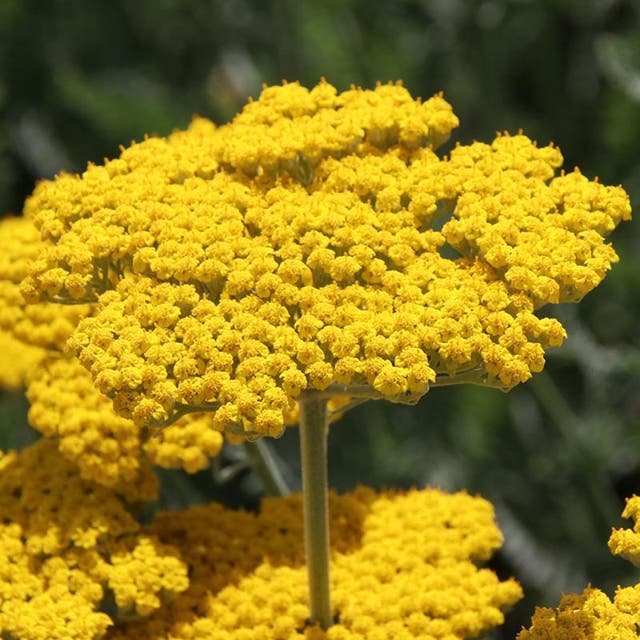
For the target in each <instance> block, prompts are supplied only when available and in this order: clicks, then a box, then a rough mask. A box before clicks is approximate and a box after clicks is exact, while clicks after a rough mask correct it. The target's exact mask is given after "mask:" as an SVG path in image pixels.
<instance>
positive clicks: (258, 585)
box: [108, 488, 522, 640]
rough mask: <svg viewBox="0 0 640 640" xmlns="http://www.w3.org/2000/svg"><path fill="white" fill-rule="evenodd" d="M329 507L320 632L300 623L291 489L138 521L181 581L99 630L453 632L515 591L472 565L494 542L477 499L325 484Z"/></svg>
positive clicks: (297, 531)
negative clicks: (176, 564) (146, 610)
mask: <svg viewBox="0 0 640 640" xmlns="http://www.w3.org/2000/svg"><path fill="white" fill-rule="evenodd" d="M330 508H331V514H332V517H331V529H332V531H331V539H332V541H333V542H332V545H333V548H332V567H331V571H332V582H333V584H332V593H333V607H334V613H335V618H336V624H335V625H333V626H332V627H331V628H330V629H329V630H328V631H324V632H323V631H321V630H320V629H319V628H306V625H307V618H308V615H309V609H308V603H307V598H308V593H307V582H306V580H307V578H306V572H305V568H304V548H303V535H302V514H301V509H302V505H301V499H300V496H291V497H287V498H272V499H267V500H265V501H264V502H263V505H262V508H261V511H260V513H259V514H251V513H247V512H243V511H230V510H225V509H224V508H223V507H221V506H220V505H216V504H211V505H208V506H202V507H194V508H191V509H189V510H188V511H186V512H184V513H180V514H176V513H171V512H164V513H161V514H158V515H157V516H156V519H155V521H154V523H152V524H151V525H150V526H149V527H148V528H147V530H148V532H149V533H150V534H152V535H154V536H157V538H159V539H160V540H162V541H164V542H166V543H168V544H170V545H171V546H173V547H176V548H178V549H179V550H180V553H181V557H182V558H183V559H184V561H185V562H186V563H187V564H188V565H189V567H190V573H189V579H190V584H189V588H188V589H187V590H185V591H184V592H183V593H182V594H180V595H179V596H177V597H176V598H175V599H174V600H172V601H171V602H170V603H168V604H167V605H166V606H164V607H162V609H160V610H158V611H157V612H156V613H155V614H154V615H152V616H150V617H148V618H145V619H141V620H136V621H132V622H130V623H124V624H119V625H117V626H116V627H115V628H113V629H112V630H110V632H109V634H108V638H109V640H125V639H129V638H131V639H133V638H135V639H136V640H146V639H148V640H163V639H167V640H168V639H169V638H171V639H172V640H180V639H182V638H184V639H187V638H189V639H192V640H195V639H196V638H202V639H203V640H204V639H205V638H207V639H208V638H216V640H236V639H237V640H240V639H246V640H249V639H251V640H293V639H294V638H313V639H315V640H324V639H326V640H362V639H363V638H367V639H368V640H389V638H393V639H394V640H409V639H410V640H419V639H424V640H427V639H430V638H434V637H437V638H449V639H450V640H456V639H461V638H468V637H475V636H477V635H478V634H481V633H482V632H484V631H487V630H488V629H490V628H492V627H494V626H496V625H499V624H501V623H502V621H503V613H502V612H503V610H504V609H505V608H507V607H509V606H511V605H512V604H514V603H515V602H516V601H517V600H519V599H520V597H521V595H522V594H521V589H520V587H519V586H518V584H517V583H516V582H515V581H513V580H507V581H504V582H500V581H499V580H498V578H497V577H496V576H495V574H494V573H493V572H491V571H489V570H486V569H481V568H478V566H477V564H478V563H482V562H484V561H486V560H487V559H488V558H489V557H490V555H491V554H492V553H493V551H495V549H496V548H497V547H498V546H499V545H500V544H501V536H500V533H499V531H498V530H497V528H496V526H495V523H494V516H493V510H492V507H491V505H490V504H489V503H487V502H486V501H484V500H482V499H481V498H475V497H471V496H469V495H467V494H464V493H459V494H454V495H447V494H444V493H442V492H440V491H437V490H423V491H415V490H414V491H410V492H408V493H406V494H401V493H383V494H380V495H377V494H375V493H374V492H373V491H372V490H370V489H366V488H359V489H357V490H356V491H354V492H353V493H350V494H346V495H344V496H336V495H331V499H330ZM257 540H259V541H260V544H256V541H257Z"/></svg>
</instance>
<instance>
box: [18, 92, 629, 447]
mask: <svg viewBox="0 0 640 640" xmlns="http://www.w3.org/2000/svg"><path fill="white" fill-rule="evenodd" d="M457 123H458V120H457V118H456V116H455V115H454V114H453V112H452V110H451V107H450V106H449V105H448V104H447V103H446V101H445V100H444V99H443V97H442V96H440V95H438V96H434V97H433V98H431V99H429V100H427V101H424V102H422V101H419V100H413V99H412V98H411V96H410V95H409V93H408V92H407V91H406V89H404V88H403V87H402V86H400V85H379V86H378V87H376V88H375V89H374V90H362V89H357V88H352V89H351V90H349V91H346V92H344V93H341V94H339V93H337V92H336V90H335V89H334V88H333V87H331V86H330V85H329V84H328V83H326V82H321V83H320V84H319V85H318V86H317V87H315V88H313V89H312V90H308V89H306V88H304V87H301V86H300V85H299V84H297V83H295V84H285V85H283V86H280V87H266V88H265V89H264V91H263V93H262V95H261V96H260V98H259V99H258V100H256V101H252V102H250V103H249V104H248V105H247V106H246V107H245V109H244V110H243V111H242V112H241V113H240V114H239V115H238V116H237V117H236V118H235V119H234V120H233V121H232V122H231V123H230V124H228V125H225V126H222V127H218V128H216V127H215V126H214V125H213V124H212V123H209V122H207V121H206V120H203V119H196V120H194V122H193V123H192V125H191V126H190V127H189V129H188V130H187V131H183V132H176V133H174V134H173V135H171V136H169V137H167V138H148V139H146V140H145V141H143V142H141V143H139V144H134V145H132V146H131V147H129V148H127V149H124V150H123V151H122V153H121V155H120V157H119V158H117V159H115V160H111V161H107V162H106V163H105V165H104V166H95V165H90V166H89V167H88V168H87V170H86V172H85V173H83V174H82V175H81V176H71V175H62V176H59V177H58V178H57V179H56V180H54V181H50V182H43V183H41V184H40V185H39V186H38V188H37V189H36V191H35V193H34V195H33V196H32V197H31V198H30V199H29V201H28V202H27V205H26V211H27V213H28V215H30V216H31V217H32V218H33V220H34V222H35V224H36V226H37V227H38V228H39V230H40V232H41V233H42V236H43V238H45V240H46V241H47V242H49V246H48V248H47V249H46V250H45V251H44V252H43V253H42V255H41V256H40V258H39V259H38V260H37V261H35V262H34V263H33V264H32V265H31V270H30V275H29V277H27V278H26V279H25V280H24V281H23V284H22V292H23V294H24V295H25V297H26V298H27V299H28V300H29V301H32V302H36V301H38V300H52V301H66V302H79V301H88V300H91V301H93V300H95V301H96V302H97V310H96V313H95V315H93V316H92V317H88V318H86V319H84V320H82V321H81V322H80V323H79V325H78V327H77V329H76V331H75V332H74V334H73V336H72V337H71V339H70V341H69V346H70V348H71V349H73V351H74V352H75V354H76V355H77V356H78V358H79V359H80V361H81V363H82V364H83V366H85V367H86V368H87V369H88V370H90V371H91V375H92V377H93V379H94V381H95V384H96V386H97V387H98V389H99V390H100V391H101V392H102V393H103V394H105V395H107V396H109V397H110V398H112V399H113V401H114V406H115V408H116V411H117V412H118V413H119V414H120V415H122V416H124V417H126V418H130V419H133V420H134V422H136V423H137V424H139V425H159V426H163V425H164V426H166V425H169V424H171V423H172V422H173V421H175V420H176V419H177V418H178V417H179V416H181V415H183V414H184V413H187V412H197V411H211V412H213V413H214V423H215V427H216V429H218V430H221V431H223V430H224V431H227V432H229V433H233V434H236V435H240V436H246V437H253V436H261V435H271V436H278V435H280V434H281V433H282V432H283V430H284V427H285V425H286V424H289V423H290V422H292V421H293V420H295V415H296V409H297V407H296V404H297V401H298V400H299V399H300V398H301V394H305V395H311V394H315V395H318V396H322V397H326V398H329V399H330V398H334V397H340V398H354V399H366V398H369V399H377V398H385V399H387V400H391V401H394V402H404V403H415V402H416V401H417V400H418V399H419V398H420V397H422V396H423V395H424V394H425V393H426V392H427V391H428V390H429V388H430V387H431V386H436V385H447V384H457V383H474V384H482V385H488V386H495V387H499V388H502V389H505V390H506V389H509V388H511V387H513V386H514V385H516V384H518V383H521V382H524V381H526V380H527V379H529V378H530V377H531V375H532V374H533V373H535V372H538V371H540V370H541V369H542V368H543V366H544V352H545V350H546V349H549V348H551V347H555V346H558V345H560V344H561V343H562V341H563V340H564V338H565V332H564V329H563V327H562V326H561V324H560V323H559V322H558V321H557V320H555V319H553V318H544V317H542V318H541V317H539V316H538V315H536V313H537V312H539V310H540V308H541V307H543V306H544V305H547V304H549V303H558V302H564V301H576V300H579V299H580V298H581V297H582V296H583V295H585V294H586V293H587V292H588V291H590V290H591V289H593V288H594V287H595V286H597V285H598V284H599V283H600V282H601V280H602V279H603V278H604V276H605V274H606V272H607V271H608V269H609V268H610V266H611V264H612V263H613V262H615V261H616V260H617V256H616V254H615V251H614V250H613V248H612V247H611V246H610V245H609V244H607V243H606V241H605V239H604V238H605V236H606V235H607V234H608V233H609V232H610V231H611V230H612V229H613V228H615V226H616V225H617V224H618V223H619V222H620V221H621V220H625V219H628V218H629V217H630V206H629V200H628V197H627V195H626V193H625V192H624V191H623V190H622V189H621V188H620V187H607V186H604V185H601V184H599V183H598V182H597V181H589V180H588V179H587V178H585V177H584V176H582V175H581V174H580V173H579V172H577V171H575V172H573V173H570V174H566V175H565V174H560V175H556V171H557V169H558V168H559V167H560V165H561V163H562V156H561V154H560V152H559V150H558V149H557V148H556V147H554V146H548V147H538V146H536V145H535V144H534V143H533V142H532V141H531V140H529V139H528V138H527V137H526V136H524V135H522V134H518V135H514V136H510V135H507V134H504V135H499V136H497V138H496V139H495V140H494V141H493V142H492V143H491V144H483V143H478V142H476V143H473V144H471V145H458V146H457V147H456V148H455V149H454V150H453V151H452V152H451V154H450V156H449V157H445V158H441V157H439V156H438V155H437V154H436V153H435V151H434V149H435V147H436V146H437V145H438V144H440V143H441V142H443V141H444V140H445V139H446V138H447V137H448V136H449V133H450V131H451V130H452V129H453V128H454V127H455V126H456V125H457Z"/></svg>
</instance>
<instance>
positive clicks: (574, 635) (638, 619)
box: [518, 496, 640, 640]
mask: <svg viewBox="0 0 640 640" xmlns="http://www.w3.org/2000/svg"><path fill="white" fill-rule="evenodd" d="M639 515H640V498H639V497H638V496H633V497H632V498H629V499H628V500H627V505H626V507H625V510H624V511H623V513H622V516H623V517H624V518H633V520H634V528H633V530H631V531H630V530H627V529H614V530H613V532H612V533H611V537H610V539H609V549H610V550H611V552H612V553H614V554H617V555H621V556H622V557H623V558H626V559H627V560H630V561H631V562H633V563H634V564H635V565H636V566H638V565H639V564H640V551H639V550H640V545H639V544H638V542H639V540H640V524H639V518H638V516H639ZM612 638H615V639H616V640H638V638H640V584H636V585H635V586H631V587H618V589H617V590H616V593H615V596H614V599H613V601H612V600H610V599H609V597H608V596H607V594H605V593H603V592H602V591H600V589H596V588H594V587H591V586H589V587H587V588H586V589H585V590H584V591H583V593H582V594H580V595H577V594H569V595H566V596H564V597H563V598H562V600H561V601H560V604H559V606H558V608H557V609H556V610H555V611H554V610H553V609H549V608H547V607H540V608H537V609H536V612H535V613H534V615H533V618H532V619H531V627H530V628H529V629H523V630H522V631H521V632H520V633H519V634H518V640H610V639H612Z"/></svg>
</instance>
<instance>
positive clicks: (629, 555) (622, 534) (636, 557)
mask: <svg viewBox="0 0 640 640" xmlns="http://www.w3.org/2000/svg"><path fill="white" fill-rule="evenodd" d="M622 517H623V518H632V519H633V529H614V530H613V531H612V532H611V537H610V538H609V549H610V550H611V553H614V554H615V555H618V556H622V557H623V558H624V559H625V560H629V562H633V564H634V565H636V567H640V496H632V497H631V498H628V499H627V504H626V506H625V508H624V511H623V512H622Z"/></svg>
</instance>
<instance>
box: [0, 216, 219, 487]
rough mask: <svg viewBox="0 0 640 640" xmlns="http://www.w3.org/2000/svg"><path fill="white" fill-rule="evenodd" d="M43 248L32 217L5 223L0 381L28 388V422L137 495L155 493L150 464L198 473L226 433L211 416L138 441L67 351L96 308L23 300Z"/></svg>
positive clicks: (85, 467) (92, 472) (89, 473)
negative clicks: (213, 423)
mask: <svg viewBox="0 0 640 640" xmlns="http://www.w3.org/2000/svg"><path fill="white" fill-rule="evenodd" d="M44 247H45V243H44V242H43V241H42V240H41V239H40V233H39V232H38V231H37V229H36V228H35V227H34V226H33V223H32V221H31V220H29V219H28V218H7V219H5V220H2V221H1V222H0V347H2V349H3V353H4V355H5V356H6V360H7V363H9V364H8V366H5V367H2V369H1V370H0V386H3V387H10V388H18V387H21V386H24V385H25V384H26V385H27V386H28V397H29V399H30V401H31V410H30V423H31V425H32V426H33V427H34V428H36V429H38V430H39V431H40V432H42V433H43V434H44V435H46V436H49V437H55V438H56V439H57V440H58V443H59V447H60V452H61V453H62V454H63V455H64V456H65V457H66V458H67V459H68V460H71V461H74V462H75V463H76V464H78V466H79V468H80V471H81V474H82V476H83V477H84V478H86V479H89V480H94V481H96V482H99V483H101V484H104V485H106V486H109V487H115V488H116V489H118V490H119V491H122V492H126V493H127V494H131V492H134V493H135V494H136V495H137V496H138V499H140V500H150V499H153V494H154V493H155V477H154V476H153V475H152V473H151V471H150V469H149V462H152V463H154V464H158V465H159V466H163V467H169V468H176V467H182V468H184V469H186V470H187V471H189V472H190V473H194V472H196V471H199V470H201V469H203V468H205V467H206V466H207V464H208V461H209V458H211V457H213V456H215V455H217V454H218V453H219V451H220V449H221V447H222V436H221V435H220V433H218V432H217V431H215V430H213V429H212V427H211V420H210V418H209V417H203V416H188V417H185V418H183V419H182V420H180V421H179V422H178V424H176V425H173V426H172V427H170V428H169V429H167V430H165V431H163V433H162V434H161V435H160V437H157V438H153V439H150V440H148V441H146V442H144V443H143V442H141V441H142V440H144V439H145V438H142V434H141V433H140V428H139V427H138V426H136V425H134V424H133V423H132V422H131V421H130V420H127V419H124V418H121V417H120V416H118V415H117V414H115V413H114V411H113V406H112V403H111V401H110V400H109V399H108V398H106V397H104V396H102V395H101V394H100V392H99V391H97V390H96V389H95V387H94V385H93V382H92V380H91V377H90V376H89V374H88V373H87V371H86V370H85V369H84V368H83V367H82V366H81V365H80V364H79V363H78V361H77V359H75V358H74V357H63V356H62V352H63V351H64V346H65V343H66V341H67V340H68V338H69V336H70V335H71V333H72V332H73V330H74V328H75V326H76V325H77V323H78V322H79V320H80V319H81V318H84V317H87V316H88V315H90V314H91V312H92V309H91V306H90V305H86V304H84V305H74V306H70V305H62V304H55V303H52V302H42V303H35V304H25V301H24V300H23V298H22V295H21V293H20V286H19V285H20V282H21V280H22V279H23V278H24V277H25V276H26V275H27V274H28V271H29V265H30V264H32V263H33V262H34V261H35V262H37V260H38V259H39V256H40V255H41V254H42V251H43V249H44ZM141 470H142V471H141Z"/></svg>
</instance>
